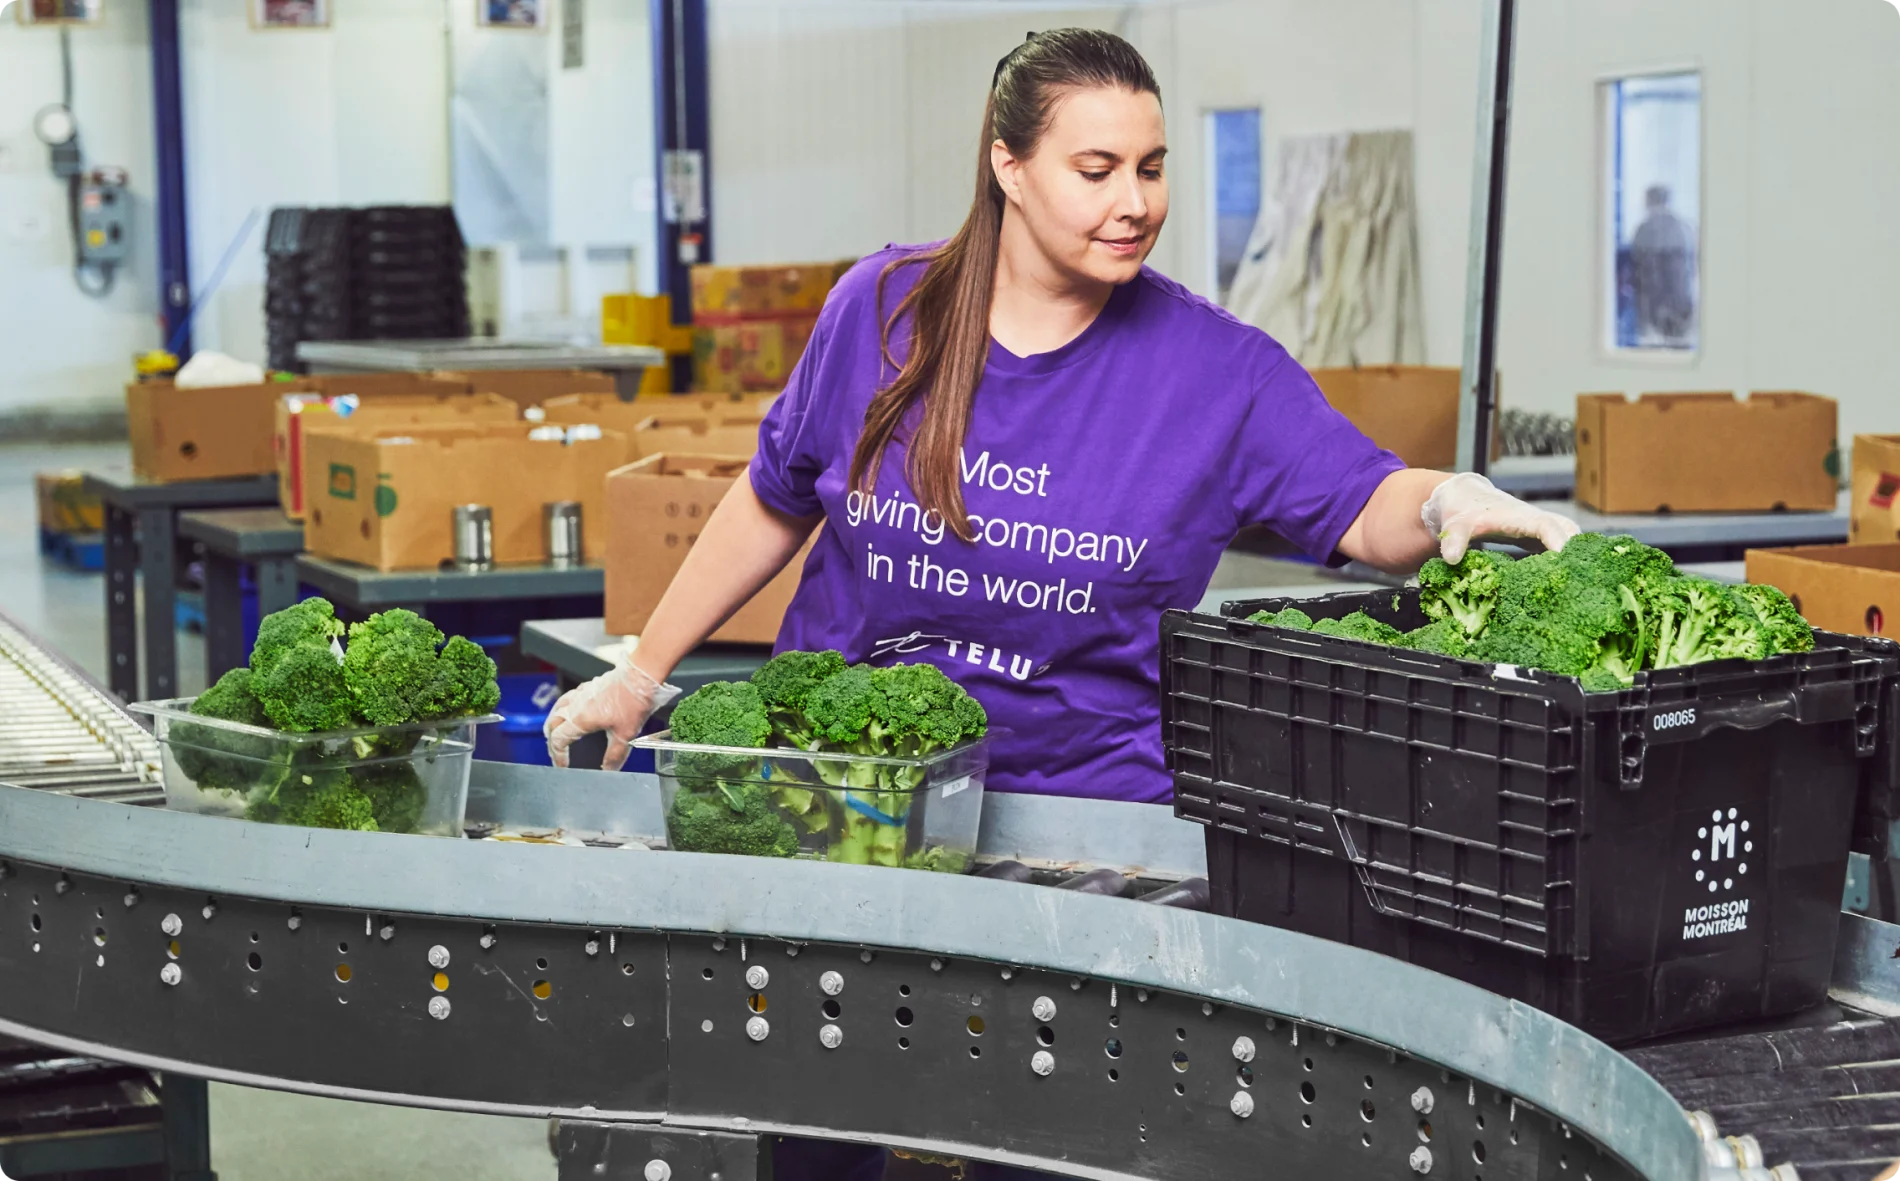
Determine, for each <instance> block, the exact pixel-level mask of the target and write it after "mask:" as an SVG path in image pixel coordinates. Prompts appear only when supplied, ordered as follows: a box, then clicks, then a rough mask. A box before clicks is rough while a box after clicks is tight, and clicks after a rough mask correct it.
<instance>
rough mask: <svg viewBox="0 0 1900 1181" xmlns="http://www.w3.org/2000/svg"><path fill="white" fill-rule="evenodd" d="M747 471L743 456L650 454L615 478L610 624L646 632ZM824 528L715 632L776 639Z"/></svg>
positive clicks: (746, 640) (617, 630) (722, 636)
mask: <svg viewBox="0 0 1900 1181" xmlns="http://www.w3.org/2000/svg"><path fill="white" fill-rule="evenodd" d="M745 469H746V461H745V460H743V459H740V458H737V457H723V456H706V455H649V456H646V457H645V458H643V459H639V460H636V461H634V462H633V463H631V464H628V465H627V466H626V467H623V468H621V469H619V470H618V471H616V472H614V473H613V474H612V475H610V476H608V477H607V527H608V538H607V602H606V621H605V622H606V628H607V631H608V632H609V633H610V634H613V635H638V634H639V633H640V631H641V630H642V629H643V628H645V627H646V625H647V620H648V619H649V618H651V617H652V615H653V609H654V608H655V607H657V606H659V603H660V596H661V595H663V594H665V593H666V588H667V587H668V586H669V585H670V584H671V583H672V581H673V576H674V575H675V574H677V573H679V568H680V566H681V564H682V563H684V562H685V561H686V551H687V550H688V549H690V548H692V545H693V543H694V542H695V541H697V540H698V539H699V531H700V529H702V528H703V527H704V526H705V524H706V519H707V518H708V517H710V516H711V515H712V511H713V509H714V508H716V507H718V505H719V502H720V500H721V499H723V498H724V497H725V495H726V492H727V491H728V490H729V489H730V488H731V487H732V483H733V481H734V480H735V479H737V478H738V477H739V475H740V474H741V473H743V472H744V471H745ZM817 536H818V535H817V533H816V532H814V533H813V534H812V540H810V541H807V542H806V543H805V548H803V549H801V550H800V551H799V552H798V556H797V557H795V558H793V559H792V560H791V561H790V562H788V563H787V564H786V566H785V569H783V570H781V571H779V573H778V576H777V577H775V578H773V579H772V581H770V582H768V583H766V584H765V587H764V589H762V590H760V591H759V593H758V594H756V595H754V596H753V597H752V599H751V601H750V602H748V603H746V605H745V606H743V607H741V608H739V610H738V611H737V612H735V613H734V614H733V616H732V618H731V619H728V620H727V621H726V622H725V623H724V624H723V625H722V626H721V627H720V628H719V630H718V631H715V632H713V634H712V636H711V638H712V639H714V640H717V641H721V642H725V643H735V644H740V643H743V644H769V643H772V642H773V641H774V640H776V639H778V629H779V623H780V622H781V621H782V620H783V619H784V618H785V609H786V608H787V607H788V606H790V605H791V602H792V594H793V592H794V591H796V590H797V589H798V579H799V575H800V573H801V572H802V571H803V570H804V568H805V557H806V555H807V554H809V553H810V552H811V547H812V543H813V542H814V541H816V540H817Z"/></svg>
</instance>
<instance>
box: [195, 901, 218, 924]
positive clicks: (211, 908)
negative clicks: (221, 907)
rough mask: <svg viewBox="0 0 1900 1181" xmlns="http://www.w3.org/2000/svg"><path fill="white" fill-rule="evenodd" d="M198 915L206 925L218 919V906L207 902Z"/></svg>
mask: <svg viewBox="0 0 1900 1181" xmlns="http://www.w3.org/2000/svg"><path fill="white" fill-rule="evenodd" d="M198 913H199V914H201V915H203V916H204V920H205V922H207V923H208V922H210V921H211V920H212V919H215V918H217V917H218V904H217V903H215V902H207V903H205V908H204V909H203V910H201V911H199V912H198Z"/></svg>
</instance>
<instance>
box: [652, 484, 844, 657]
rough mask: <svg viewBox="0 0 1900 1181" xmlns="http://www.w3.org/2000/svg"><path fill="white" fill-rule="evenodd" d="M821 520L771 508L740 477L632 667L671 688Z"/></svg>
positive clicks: (690, 554)
mask: <svg viewBox="0 0 1900 1181" xmlns="http://www.w3.org/2000/svg"><path fill="white" fill-rule="evenodd" d="M821 519H822V518H815V517H814V518H810V519H802V518H798V517H788V516H786V515H784V514H783V513H780V512H777V511H775V510H773V509H771V508H768V507H766V505H765V503H764V502H763V501H761V500H760V499H759V497H758V494H757V493H755V492H754V491H753V490H752V478H751V475H750V474H749V473H748V474H746V475H742V476H740V477H739V479H738V480H737V481H735V482H734V483H733V485H732V490H731V491H730V492H728V493H726V496H725V499H723V500H721V501H720V502H719V507H718V508H716V509H714V510H713V513H712V516H710V517H708V518H707V519H706V527H705V529H703V530H701V532H700V534H699V540H698V541H695V542H694V543H693V547H692V548H691V549H690V550H688V551H686V561H685V562H684V563H682V564H681V566H680V569H679V573H678V574H675V575H674V576H673V581H672V583H671V584H670V585H668V586H667V588H666V593H665V594H664V595H662V596H661V597H660V602H659V605H658V606H657V607H655V608H654V609H653V615H652V616H651V618H649V619H648V620H647V625H646V627H645V628H644V629H643V630H642V631H641V633H640V643H639V648H638V650H637V651H636V652H635V653H634V657H633V663H634V664H635V665H637V666H639V668H640V670H641V671H642V672H645V673H646V674H648V675H649V676H651V677H652V678H653V679H654V680H656V681H664V680H665V679H666V678H667V677H668V676H669V675H671V674H672V672H673V669H674V667H675V666H676V665H678V664H679V662H680V661H681V660H683V659H684V658H685V657H686V655H687V653H689V652H691V651H692V650H693V649H695V648H697V647H699V646H700V645H701V644H703V643H705V642H706V637H707V636H709V635H711V634H712V633H713V632H714V631H715V630H717V629H718V627H719V625H720V624H722V623H724V622H725V621H726V620H728V619H730V618H731V617H732V613H733V612H735V611H737V610H738V609H739V608H740V607H743V606H744V605H745V604H746V602H747V601H748V600H750V599H751V598H752V596H753V595H755V594H757V593H758V591H759V588H761V587H763V586H764V585H765V584H766V583H768V582H770V581H772V578H773V576H774V575H776V574H777V573H778V572H779V571H780V570H783V569H784V568H785V563H787V562H789V561H791V560H792V558H793V556H795V555H796V554H797V553H798V549H799V547H800V546H802V545H804V544H805V539H806V538H807V537H810V536H811V531H812V529H813V528H815V527H816V526H817V524H818V522H819V521H820V520H821Z"/></svg>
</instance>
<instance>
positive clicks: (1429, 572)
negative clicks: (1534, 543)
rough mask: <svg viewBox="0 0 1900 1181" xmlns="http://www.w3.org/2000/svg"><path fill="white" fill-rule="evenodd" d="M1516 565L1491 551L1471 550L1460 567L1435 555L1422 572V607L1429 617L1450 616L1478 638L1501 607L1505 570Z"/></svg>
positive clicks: (1419, 591) (1420, 605)
mask: <svg viewBox="0 0 1900 1181" xmlns="http://www.w3.org/2000/svg"><path fill="white" fill-rule="evenodd" d="M1512 564H1513V563H1512V562H1511V560H1510V559H1509V558H1506V557H1502V556H1500V555H1498V554H1494V553H1492V552H1490V551H1489V550H1470V551H1468V552H1467V553H1466V554H1465V556H1464V560H1463V561H1461V562H1459V563H1458V564H1457V565H1456V566H1453V565H1451V564H1449V563H1448V562H1446V561H1445V560H1444V559H1443V558H1433V559H1431V560H1430V561H1428V562H1426V563H1425V565H1424V566H1422V567H1421V568H1420V569H1419V572H1418V605H1419V608H1420V609H1421V610H1423V611H1424V612H1425V617H1426V618H1427V619H1450V620H1452V621H1454V622H1455V623H1457V625H1458V626H1459V627H1460V628H1461V629H1463V631H1464V633H1465V635H1466V636H1467V637H1469V638H1472V639H1476V638H1477V637H1478V636H1480V635H1482V634H1484V629H1485V627H1486V626H1487V625H1488V624H1489V623H1490V621H1491V614H1492V612H1493V611H1494V610H1496V608H1497V600H1498V592H1499V584H1500V577H1501V573H1502V571H1503V570H1504V569H1505V568H1506V567H1508V566H1510V565H1512Z"/></svg>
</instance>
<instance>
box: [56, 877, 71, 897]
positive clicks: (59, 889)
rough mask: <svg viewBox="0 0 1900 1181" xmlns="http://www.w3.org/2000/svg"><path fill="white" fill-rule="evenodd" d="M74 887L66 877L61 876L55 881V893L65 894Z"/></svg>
mask: <svg viewBox="0 0 1900 1181" xmlns="http://www.w3.org/2000/svg"><path fill="white" fill-rule="evenodd" d="M72 888H73V884H72V883H71V882H69V881H67V880H66V879H65V878H61V879H59V880H58V881H57V882H54V883H53V893H55V894H64V893H66V892H67V891H68V890H71V889H72Z"/></svg>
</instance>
